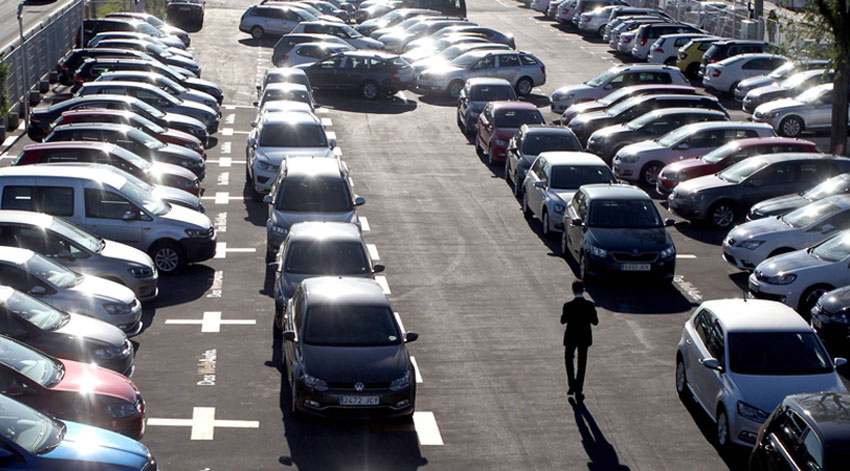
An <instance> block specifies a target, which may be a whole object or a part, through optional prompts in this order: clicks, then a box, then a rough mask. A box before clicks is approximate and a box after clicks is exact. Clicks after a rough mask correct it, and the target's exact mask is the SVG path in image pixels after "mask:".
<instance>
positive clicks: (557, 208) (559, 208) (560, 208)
mask: <svg viewBox="0 0 850 471" xmlns="http://www.w3.org/2000/svg"><path fill="white" fill-rule="evenodd" d="M554 209H555V212H556V213H558V214H563V213H564V210H565V209H567V207H566V206H564V205H562V204H558V203H556V204H555V208H554Z"/></svg>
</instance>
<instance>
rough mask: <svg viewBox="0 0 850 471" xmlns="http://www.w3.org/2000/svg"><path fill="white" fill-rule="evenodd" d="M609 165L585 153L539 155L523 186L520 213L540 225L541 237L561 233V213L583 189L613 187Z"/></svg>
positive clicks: (546, 153)
mask: <svg viewBox="0 0 850 471" xmlns="http://www.w3.org/2000/svg"><path fill="white" fill-rule="evenodd" d="M616 182H617V179H616V178H614V175H612V174H611V170H610V169H609V168H608V165H607V164H605V162H603V161H602V159H600V158H599V157H597V156H595V155H593V154H588V153H586V152H541V153H540V155H538V156H537V159H535V160H534V163H533V164H531V168H530V169H528V172H527V173H526V174H525V180H524V181H523V183H522V187H523V189H522V210H523V212H524V213H525V214H529V213H530V214H532V215H533V216H534V217H537V218H539V219H540V221H541V222H542V223H543V235H544V236H546V237H551V236H553V235H554V234H555V233H559V232H561V231H563V230H564V223H563V219H564V210H565V209H566V208H567V205H568V204H570V201H572V199H573V195H575V193H576V191H578V189H579V187H580V186H582V185H590V184H593V183H616Z"/></svg>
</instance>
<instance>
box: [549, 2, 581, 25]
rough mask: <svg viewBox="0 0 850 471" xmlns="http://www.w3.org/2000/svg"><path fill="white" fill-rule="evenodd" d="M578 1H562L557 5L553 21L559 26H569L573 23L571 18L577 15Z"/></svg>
mask: <svg viewBox="0 0 850 471" xmlns="http://www.w3.org/2000/svg"><path fill="white" fill-rule="evenodd" d="M578 4H579V0H564V1H563V2H561V4H560V5H558V8H557V9H556V10H555V12H554V13H555V14H554V15H553V16H554V17H555V21H557V22H558V23H561V24H569V23H572V21H573V16H574V15H575V14H576V13H577V10H578Z"/></svg>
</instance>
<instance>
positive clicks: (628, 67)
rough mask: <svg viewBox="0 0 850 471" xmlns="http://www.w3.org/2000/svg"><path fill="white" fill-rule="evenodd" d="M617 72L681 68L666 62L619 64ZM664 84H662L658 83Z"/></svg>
mask: <svg viewBox="0 0 850 471" xmlns="http://www.w3.org/2000/svg"><path fill="white" fill-rule="evenodd" d="M615 67H617V69H618V70H617V72H642V71H656V70H666V71H671V70H673V69H675V70H679V68H678V67H673V66H670V65H664V64H618V65H616V66H615ZM658 85H662V84H658Z"/></svg>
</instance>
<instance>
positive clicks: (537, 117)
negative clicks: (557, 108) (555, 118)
mask: <svg viewBox="0 0 850 471" xmlns="http://www.w3.org/2000/svg"><path fill="white" fill-rule="evenodd" d="M495 124H496V126H498V127H500V128H518V127H520V126H522V125H523V124H543V115H542V114H540V111H537V110H499V111H496V119H495Z"/></svg>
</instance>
